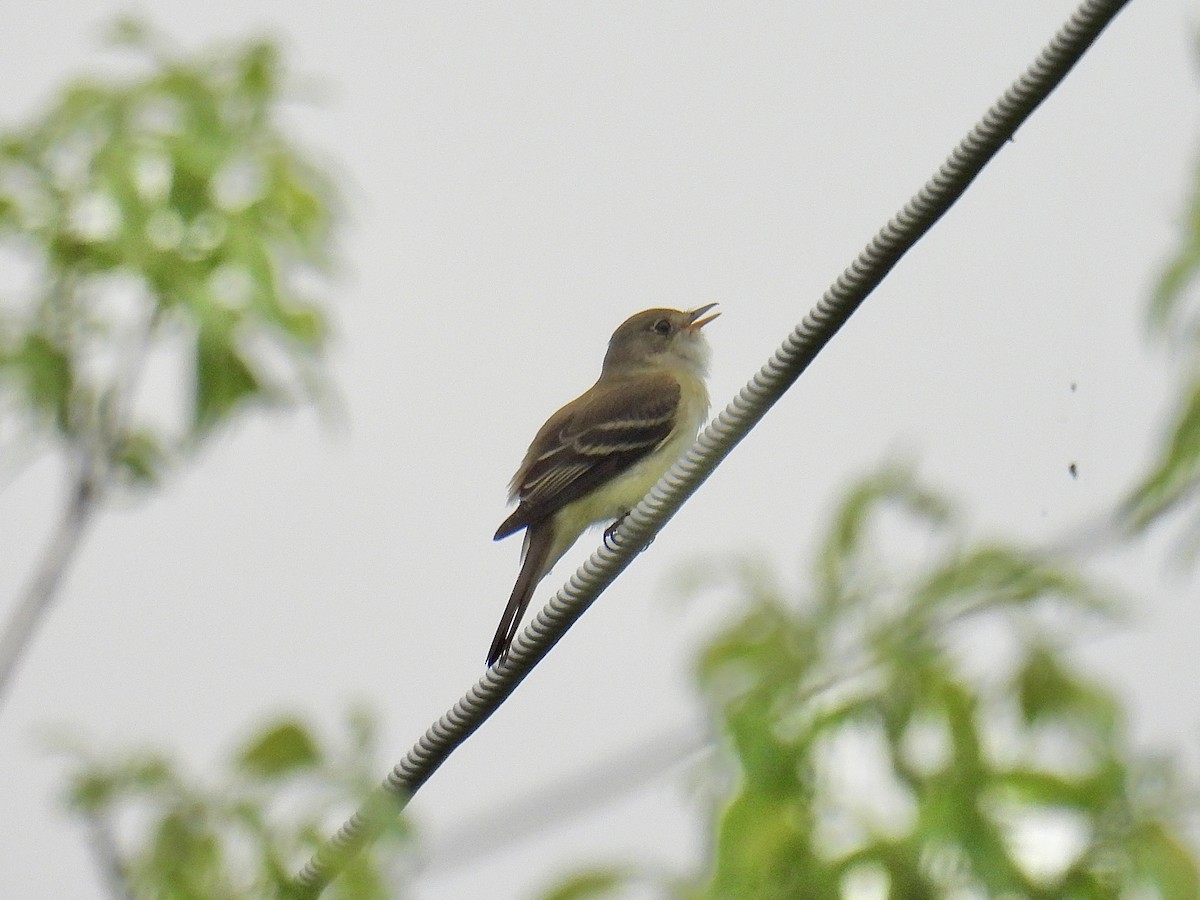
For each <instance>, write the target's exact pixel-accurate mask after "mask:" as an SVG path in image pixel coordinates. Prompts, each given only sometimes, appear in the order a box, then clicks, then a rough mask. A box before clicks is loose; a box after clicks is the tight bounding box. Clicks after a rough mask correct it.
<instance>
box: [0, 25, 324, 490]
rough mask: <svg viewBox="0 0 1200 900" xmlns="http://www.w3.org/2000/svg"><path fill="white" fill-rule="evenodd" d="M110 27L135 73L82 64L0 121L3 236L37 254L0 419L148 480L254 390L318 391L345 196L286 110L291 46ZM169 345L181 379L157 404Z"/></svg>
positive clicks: (14, 253) (0, 245)
mask: <svg viewBox="0 0 1200 900" xmlns="http://www.w3.org/2000/svg"><path fill="white" fill-rule="evenodd" d="M116 37H117V39H118V40H119V41H120V42H121V43H123V44H124V45H125V47H126V48H127V51H128V52H129V53H131V54H133V56H134V57H135V59H134V63H135V64H136V65H135V67H136V68H137V70H138V71H140V72H141V73H142V74H141V75H140V76H137V77H128V78H126V79H125V80H123V81H119V82H118V81H111V82H110V81H101V80H100V79H97V78H89V79H85V80H81V81H77V82H75V83H74V84H72V85H70V86H69V87H68V88H66V89H65V90H64V91H63V92H62V94H61V95H60V96H59V97H58V99H57V100H56V101H55V102H54V103H53V104H52V105H51V107H50V109H49V110H48V111H47V112H46V113H45V114H44V115H41V116H40V117H38V118H37V119H36V120H34V121H33V122H31V123H29V124H27V125H25V126H24V127H21V128H17V129H12V130H7V131H5V132H3V133H0V251H4V252H5V253H7V254H9V256H8V258H10V259H12V260H14V262H15V261H16V260H18V259H19V260H22V261H23V262H25V263H28V268H29V270H30V277H28V278H26V279H24V280H25V281H26V282H27V283H25V284H21V285H18V286H17V287H16V288H15V289H14V290H13V291H12V292H11V295H5V296H0V401H3V403H2V404H0V409H3V410H4V411H5V412H4V413H3V415H4V417H6V418H7V421H2V420H0V425H2V426H4V428H3V432H4V433H5V434H8V435H10V436H11V435H14V434H18V433H19V434H20V435H21V437H22V438H23V439H29V438H33V439H35V440H36V438H38V437H45V436H49V437H50V438H52V439H53V441H54V442H55V443H57V444H59V445H60V446H66V447H67V448H68V449H69V450H70V451H71V456H72V458H73V459H74V461H75V462H76V463H77V464H78V466H79V468H80V470H81V472H83V473H84V476H86V477H87V478H88V479H89V480H90V482H91V484H92V486H93V487H98V486H103V485H104V484H106V483H108V482H109V481H111V480H113V479H116V480H118V481H123V482H124V483H133V484H148V483H153V482H154V481H155V480H156V479H157V478H159V477H160V476H161V475H162V474H163V471H164V468H165V467H166V465H167V464H168V463H169V462H170V461H171V460H172V459H175V458H178V457H179V456H180V455H183V454H187V453H189V452H191V451H193V450H194V449H195V448H196V447H197V446H198V445H199V444H200V443H201V441H202V440H203V439H204V438H206V437H207V436H209V435H210V434H211V433H212V432H213V430H214V429H216V428H217V427H218V426H220V425H222V424H224V423H226V422H227V421H229V420H230V419H231V418H232V417H233V416H234V415H235V414H236V413H237V412H238V411H239V410H241V409H243V408H245V407H246V406H247V405H249V404H251V403H264V402H267V403H271V404H275V405H279V404H285V405H286V404H289V403H292V402H296V401H297V400H300V399H304V398H308V397H311V396H312V393H313V391H314V390H316V389H317V388H318V387H319V386H320V383H321V379H320V366H319V363H320V351H321V349H322V347H323V344H324V342H325V337H326V333H327V329H326V324H325V318H324V315H323V313H322V312H321V309H320V307H319V306H318V304H317V302H316V300H315V299H314V298H312V297H310V296H308V295H307V293H306V291H307V290H311V288H312V286H314V285H317V284H319V283H320V276H321V275H322V274H323V273H325V272H327V271H328V268H329V265H330V254H329V250H328V247H329V238H330V225H331V212H330V207H331V202H332V194H331V189H330V186H329V183H328V181H327V180H326V178H325V177H324V176H323V175H322V174H321V172H320V171H319V170H318V168H317V167H316V166H315V165H313V164H312V163H311V162H310V161H308V160H307V159H306V158H305V157H304V156H303V155H302V154H301V153H300V152H299V151H298V150H297V149H296V148H295V146H294V145H293V143H292V142H291V140H290V139H289V138H288V137H287V136H286V135H285V134H284V133H283V131H282V130H281V129H280V127H279V124H278V120H279V109H278V107H279V105H280V102H281V94H280V91H281V85H282V82H283V72H282V64H281V61H280V58H279V53H278V51H277V50H276V49H275V47H274V46H273V45H272V44H270V43H267V42H255V43H250V44H246V45H244V46H240V47H234V48H228V49H222V50H219V51H212V52H208V53H204V54H197V55H192V56H182V55H176V54H173V53H172V52H170V51H168V50H167V49H165V41H163V40H162V39H160V38H157V37H155V36H153V35H151V34H150V33H149V32H148V31H147V30H146V29H145V28H144V27H143V26H141V25H140V24H138V23H137V22H136V21H132V20H126V21H122V22H120V23H119V24H118V26H117V28H116ZM159 357H165V358H166V359H167V360H168V361H169V362H171V363H173V364H174V368H173V369H170V371H174V372H179V373H184V374H185V378H184V379H183V380H184V383H183V384H182V385H175V384H166V385H155V386H154V387H155V388H156V390H155V391H154V394H155V399H156V401H162V400H163V396H166V397H167V398H170V399H167V400H166V401H164V402H165V403H167V404H172V405H174V406H177V407H178V409H175V410H167V411H166V412H165V414H160V415H158V416H157V417H153V418H152V417H151V416H150V415H149V414H147V413H145V412H144V411H143V410H142V409H141V408H140V407H139V403H138V400H139V397H140V396H141V394H142V393H144V391H142V390H141V389H142V388H144V387H145V386H144V385H143V383H142V382H143V380H144V378H143V376H144V375H145V370H146V367H147V365H148V364H149V363H150V362H151V361H152V360H158V359H159ZM155 371H156V372H157V371H164V372H165V371H168V368H166V366H165V364H164V367H163V368H161V369H156V370H155ZM163 387H165V388H166V390H163V389H162V388H163ZM143 405H144V404H143ZM159 405H160V406H161V405H162V403H160V404H159ZM160 412H162V411H161V410H160Z"/></svg>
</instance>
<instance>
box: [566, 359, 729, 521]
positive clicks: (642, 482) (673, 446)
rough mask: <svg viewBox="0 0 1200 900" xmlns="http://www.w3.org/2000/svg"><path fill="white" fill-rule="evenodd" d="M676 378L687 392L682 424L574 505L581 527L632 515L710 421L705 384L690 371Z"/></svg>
mask: <svg viewBox="0 0 1200 900" xmlns="http://www.w3.org/2000/svg"><path fill="white" fill-rule="evenodd" d="M672 374H673V375H674V376H675V377H676V378H677V379H678V380H679V383H680V386H681V387H682V388H683V391H682V394H681V396H680V410H679V424H678V425H677V427H676V428H675V431H674V432H673V434H672V436H671V438H670V439H669V440H668V441H667V442H666V443H665V444H663V445H662V446H661V447H659V448H658V449H657V450H656V451H655V452H654V453H652V454H650V455H649V456H647V457H646V458H645V459H643V460H641V461H640V462H639V463H637V464H636V465H634V466H631V467H630V468H629V469H628V470H627V471H625V472H623V473H622V474H621V475H619V476H617V477H616V478H615V479H613V480H612V481H611V482H610V483H609V484H608V485H605V486H604V487H602V488H600V489H598V490H596V491H593V492H592V493H591V494H589V495H588V496H586V497H582V498H580V499H579V500H577V501H575V503H573V504H571V509H570V511H569V514H568V515H569V518H570V519H572V520H574V521H575V522H578V523H579V525H580V527H583V526H585V525H590V524H592V523H594V522H602V521H603V522H611V521H613V520H614V519H618V518H620V517H621V516H623V515H624V514H625V513H627V512H629V510H630V509H632V508H633V506H634V505H636V504H637V502H638V501H639V500H641V499H642V497H644V496H645V495H646V492H647V491H649V490H650V488H652V487H654V485H655V484H656V483H657V482H658V479H660V478H661V477H662V476H663V474H664V473H665V472H666V471H667V469H669V468H670V467H671V464H672V463H673V462H675V460H676V459H678V458H679V457H680V455H681V454H682V453H683V452H684V451H685V450H687V448H688V447H690V446H691V445H692V442H693V441H695V439H696V432H697V431H699V430H700V426H701V425H703V424H704V422H705V420H706V418H707V417H708V390H707V388H706V387H705V384H704V380H703V379H702V378H700V377H699V376H697V375H696V374H694V373H693V372H691V371H689V370H684V371H677V372H673V373H672ZM564 512H566V511H565V510H564Z"/></svg>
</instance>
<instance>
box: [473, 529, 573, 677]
mask: <svg viewBox="0 0 1200 900" xmlns="http://www.w3.org/2000/svg"><path fill="white" fill-rule="evenodd" d="M553 547H554V521H553V519H551V520H548V521H544V522H536V523H534V524H532V525H530V526H529V527H528V528H527V529H526V531H525V553H524V559H523V560H522V562H521V572H520V574H518V575H517V583H516V584H515V585H513V590H512V596H511V597H509V598H508V606H507V607H505V609H504V615H503V616H501V617H500V626H499V627H498V628H497V629H496V636H495V637H494V638H492V647H491V649H490V650H488V657H487V664H488V665H489V666H492V665H495V664H496V662H497V661H498V660H501V659H503V658H504V657H506V656H508V648H509V646H510V645H511V644H512V642H513V638H515V637H516V636H517V629H518V628H519V627H520V625H521V617H522V616H524V615H525V610H526V609H527V608H528V606H529V600H530V598H531V597H533V592H534V591H535V590H536V589H537V586H538V583H539V582H540V581H541V580H542V576H544V575H545V574H546V571H547V570H548V569H549V568H550V567H551V566H553V565H554V563H555V562H556V560H554V559H552V558H551V553H550V551H551V550H552V549H553Z"/></svg>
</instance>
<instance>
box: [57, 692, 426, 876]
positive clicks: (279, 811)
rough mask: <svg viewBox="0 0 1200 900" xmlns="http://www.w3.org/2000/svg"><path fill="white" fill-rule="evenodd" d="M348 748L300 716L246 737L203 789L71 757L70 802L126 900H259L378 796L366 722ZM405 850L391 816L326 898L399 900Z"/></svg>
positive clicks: (355, 725)
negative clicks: (216, 779) (213, 781)
mask: <svg viewBox="0 0 1200 900" xmlns="http://www.w3.org/2000/svg"><path fill="white" fill-rule="evenodd" d="M348 732H349V741H348V744H347V746H345V747H340V748H334V747H331V746H329V745H328V744H326V743H323V742H322V741H321V740H320V739H319V738H318V736H317V735H316V734H315V733H314V731H313V729H312V728H311V727H310V726H309V725H307V724H305V723H304V722H303V721H302V720H301V719H299V718H285V719H282V720H279V721H276V722H273V723H271V724H269V725H267V726H265V727H264V728H263V729H262V730H261V731H260V732H258V733H257V734H255V735H253V736H252V737H251V738H250V739H249V740H248V741H246V743H245V744H244V746H243V747H242V748H241V749H240V750H239V751H238V752H237V753H236V754H235V755H234V758H233V759H232V760H231V761H230V763H229V766H228V771H227V772H226V773H225V774H224V775H223V776H222V778H221V782H220V783H219V784H218V785H216V786H210V785H207V784H204V783H201V781H200V780H199V779H197V778H194V777H192V776H190V775H187V774H185V773H184V772H183V771H182V770H181V769H180V767H179V766H177V765H176V764H174V763H173V762H171V761H170V760H168V759H167V758H165V757H164V756H161V755H158V754H152V753H138V754H133V755H129V756H127V757H125V758H117V759H113V758H111V757H90V756H88V755H85V754H84V753H82V752H77V754H76V755H77V757H78V760H77V763H76V767H75V771H74V773H73V774H72V776H71V788H70V791H69V795H68V802H69V805H70V807H71V809H72V810H74V811H75V812H76V813H77V814H78V815H80V816H82V817H84V818H85V819H86V820H87V822H88V824H89V826H90V830H91V832H92V834H93V843H94V844H95V845H96V850H97V853H100V854H102V855H104V856H106V857H109V858H106V859H105V860H103V862H104V865H103V866H102V869H103V870H105V871H107V872H109V873H110V878H111V879H112V880H114V881H117V882H118V883H117V884H115V885H110V887H113V888H114V889H115V891H116V893H117V895H118V896H127V897H129V898H130V900H141V898H146V900H151V898H187V900H241V898H244V900H262V898H269V897H275V896H281V895H284V894H286V892H287V889H288V886H289V884H290V881H291V878H292V877H293V876H294V874H295V873H296V871H298V870H299V868H300V866H301V865H303V863H305V862H306V861H307V860H308V859H309V857H310V856H311V855H312V854H313V853H314V852H315V851H316V849H317V848H318V847H319V846H320V844H321V843H322V842H323V841H324V839H325V838H326V837H327V836H328V834H329V832H330V831H331V830H332V829H333V828H335V827H336V826H337V825H338V824H340V823H341V822H342V821H343V820H344V819H345V817H346V816H347V815H349V813H350V811H351V810H352V809H354V808H355V807H356V806H358V805H360V804H362V803H364V802H366V801H367V799H368V798H369V797H372V796H374V791H375V788H376V786H377V776H376V771H377V766H378V765H379V761H378V759H377V756H378V754H377V752H376V747H375V736H376V727H375V721H374V718H373V717H372V716H371V715H369V714H367V713H366V712H363V711H356V712H354V713H352V714H351V715H350V716H349V720H348ZM408 846H409V832H408V828H407V825H406V824H405V822H404V820H403V819H401V818H399V817H397V816H395V815H392V816H390V817H389V818H388V822H387V825H386V827H385V828H384V830H383V833H382V834H381V836H380V839H379V840H378V841H377V842H376V843H375V844H374V845H373V847H372V848H371V849H369V850H368V851H366V852H364V853H362V854H359V855H358V856H356V857H355V858H354V859H352V860H349V861H348V862H347V868H346V869H345V871H344V874H343V875H342V876H341V877H340V878H339V879H338V880H337V882H336V883H335V884H334V885H333V886H332V887H330V888H329V890H328V892H327V893H326V894H325V896H327V897H331V898H335V900H388V898H396V897H398V896H401V893H400V891H399V887H398V882H399V881H400V880H401V875H400V874H399V873H398V872H397V869H398V863H397V858H398V857H401V858H402V856H403V854H404V852H405V851H406V850H407V848H408Z"/></svg>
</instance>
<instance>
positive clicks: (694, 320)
mask: <svg viewBox="0 0 1200 900" xmlns="http://www.w3.org/2000/svg"><path fill="white" fill-rule="evenodd" d="M716 305H717V304H715V303H709V304H708V305H707V306H700V307H697V308H696V309H692V310H688V314H687V315H688V323H687V330H688V331H699V330H700V329H701V328H703V327H704V326H705V325H707V324H708V323H709V322H711V321H712V320H713V319H715V318H716V317H717V316H719V315H720V313H719V312H715V313H713V314H712V315H711V316H705V315H704V314H705V313H706V312H708V311H709V310H710V309H712V308H713V307H714V306H716ZM701 316H704V318H700V317H701Z"/></svg>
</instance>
